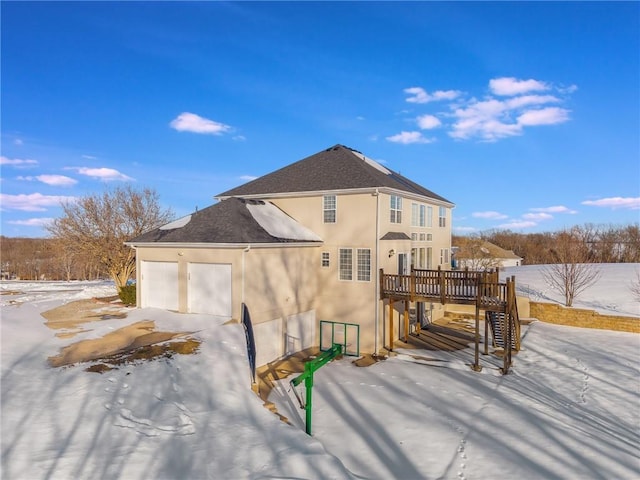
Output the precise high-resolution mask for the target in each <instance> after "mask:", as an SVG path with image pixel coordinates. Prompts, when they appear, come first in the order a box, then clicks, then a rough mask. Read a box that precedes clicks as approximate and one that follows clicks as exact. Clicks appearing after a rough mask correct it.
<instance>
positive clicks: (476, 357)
mask: <svg viewBox="0 0 640 480" xmlns="http://www.w3.org/2000/svg"><path fill="white" fill-rule="evenodd" d="M473 361H474V363H473V365H472V366H471V369H472V370H473V371H475V372H479V371H481V370H482V367H481V366H480V306H479V305H478V302H477V301H476V334H475V352H474V357H473Z"/></svg>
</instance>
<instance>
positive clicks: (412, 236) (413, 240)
mask: <svg viewBox="0 0 640 480" xmlns="http://www.w3.org/2000/svg"><path fill="white" fill-rule="evenodd" d="M411 241H412V242H417V241H418V234H417V233H412V234H411Z"/></svg>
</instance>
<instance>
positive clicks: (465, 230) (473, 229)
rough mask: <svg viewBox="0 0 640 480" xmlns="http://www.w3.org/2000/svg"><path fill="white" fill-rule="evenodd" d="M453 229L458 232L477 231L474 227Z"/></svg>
mask: <svg viewBox="0 0 640 480" xmlns="http://www.w3.org/2000/svg"><path fill="white" fill-rule="evenodd" d="M453 230H455V231H456V232H463V233H465V232H476V231H477V229H476V228H474V227H455V226H454V227H453Z"/></svg>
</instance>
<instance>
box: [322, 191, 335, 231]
mask: <svg viewBox="0 0 640 480" xmlns="http://www.w3.org/2000/svg"><path fill="white" fill-rule="evenodd" d="M328 197H333V208H327V198H328ZM331 211H332V212H333V222H327V220H326V216H325V215H326V213H327V212H331ZM322 223H327V224H335V223H338V196H337V195H323V196H322Z"/></svg>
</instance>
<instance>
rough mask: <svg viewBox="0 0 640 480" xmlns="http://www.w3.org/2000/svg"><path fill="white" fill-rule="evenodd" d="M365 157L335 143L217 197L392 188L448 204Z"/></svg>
mask: <svg viewBox="0 0 640 480" xmlns="http://www.w3.org/2000/svg"><path fill="white" fill-rule="evenodd" d="M364 158H365V157H364V155H362V154H361V153H360V152H357V151H355V150H352V149H350V148H348V147H345V146H343V145H335V146H333V147H331V148H328V149H326V150H323V151H321V152H318V153H316V154H314V155H311V156H310V157H307V158H304V159H302V160H300V161H298V162H295V163H292V164H291V165H287V166H286V167H283V168H281V169H279V170H276V171H275V172H272V173H268V174H266V175H264V176H262V177H259V178H257V179H255V180H253V181H251V182H248V183H245V184H244V185H240V186H239V187H236V188H232V189H231V190H227V191H226V192H223V193H221V194H219V195H217V197H218V198H227V197H245V196H259V195H263V196H268V195H269V194H279V193H289V192H291V193H296V192H318V191H337V190H346V189H360V188H391V189H397V190H401V191H404V192H408V193H412V194H417V195H422V196H425V197H429V198H432V199H435V200H439V201H442V202H446V203H449V204H451V202H450V201H449V200H447V199H445V198H443V197H441V196H440V195H438V194H436V193H434V192H432V191H431V190H427V189H426V188H424V187H422V186H421V185H418V184H417V183H415V182H413V181H411V180H409V179H408V178H406V177H403V176H402V175H400V174H399V173H396V172H393V171H391V170H389V169H387V168H386V167H383V166H381V165H379V164H377V163H375V162H374V161H373V160H370V159H366V160H365V159H364Z"/></svg>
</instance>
